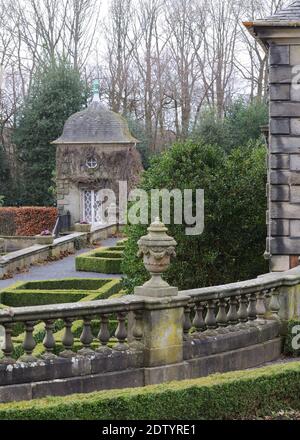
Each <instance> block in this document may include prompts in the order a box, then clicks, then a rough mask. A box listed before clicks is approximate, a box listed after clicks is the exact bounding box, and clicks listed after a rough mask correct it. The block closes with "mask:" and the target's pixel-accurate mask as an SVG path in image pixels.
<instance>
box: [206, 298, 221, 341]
mask: <svg viewBox="0 0 300 440" xmlns="http://www.w3.org/2000/svg"><path fill="white" fill-rule="evenodd" d="M205 324H206V327H207V330H205V332H204V334H205V336H216V335H217V334H218V333H217V332H216V330H215V329H216V328H217V320H216V305H215V301H213V300H212V299H210V300H209V301H207V312H206V317H205Z"/></svg>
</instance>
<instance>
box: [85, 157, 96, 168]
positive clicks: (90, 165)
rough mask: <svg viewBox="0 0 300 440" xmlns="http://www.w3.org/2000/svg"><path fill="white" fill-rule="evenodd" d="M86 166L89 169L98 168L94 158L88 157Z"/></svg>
mask: <svg viewBox="0 0 300 440" xmlns="http://www.w3.org/2000/svg"><path fill="white" fill-rule="evenodd" d="M86 166H87V167H88V168H90V169H94V168H97V166H98V162H97V159H96V158H95V157H89V158H88V159H87V161H86Z"/></svg>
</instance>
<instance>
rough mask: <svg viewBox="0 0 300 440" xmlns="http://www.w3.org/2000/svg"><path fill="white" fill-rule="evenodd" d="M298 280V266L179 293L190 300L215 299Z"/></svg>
mask: <svg viewBox="0 0 300 440" xmlns="http://www.w3.org/2000/svg"><path fill="white" fill-rule="evenodd" d="M299 282H300V266H298V267H296V268H294V269H291V270H288V271H286V272H283V273H282V272H281V273H267V274H265V275H261V276H259V277H258V278H254V279H252V280H246V281H240V282H236V283H230V284H224V285H219V286H210V287H203V288H199V289H190V290H181V291H180V292H179V294H180V295H184V296H190V297H191V299H192V300H195V299H198V300H201V301H209V300H217V299H221V298H228V297H233V296H240V295H243V294H244V295H246V294H251V293H257V292H261V291H263V290H271V289H276V288H280V287H284V286H289V287H290V286H294V285H297V284H299Z"/></svg>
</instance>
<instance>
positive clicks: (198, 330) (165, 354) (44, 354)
mask: <svg viewBox="0 0 300 440" xmlns="http://www.w3.org/2000/svg"><path fill="white" fill-rule="evenodd" d="M166 230H167V229H166V228H165V226H164V225H163V224H162V223H160V222H159V221H155V222H154V223H153V224H152V225H151V226H150V228H149V229H148V231H149V233H148V235H147V236H145V237H142V239H141V240H140V241H139V248H140V252H139V254H140V255H141V256H143V258H144V263H145V266H146V268H147V269H148V270H149V272H150V274H151V279H150V280H149V281H148V282H146V283H145V284H144V285H143V286H141V287H137V288H136V289H135V294H134V295H126V296H124V297H122V298H115V299H111V300H101V301H93V302H82V303H72V304H58V305H47V306H35V307H19V308H13V309H3V310H1V311H0V326H3V328H4V329H5V332H4V333H5V337H4V346H3V354H4V355H3V357H2V359H0V402H6V401H11V400H24V399H31V398H36V397H42V396H46V395H64V394H69V393H72V392H89V391H95V390H98V389H108V388H121V387H128V386H143V385H147V384H152V383H160V382H164V381H169V380H178V379H185V378H194V377H199V376H203V375H206V374H210V373H213V372H217V371H229V370H237V369H242V368H250V367H254V366H257V365H260V364H263V363H265V362H268V361H272V360H274V359H277V358H278V357H279V356H280V354H281V350H282V337H281V335H282V333H284V331H285V324H286V322H287V321H288V320H289V319H291V318H295V317H299V316H300V267H297V268H295V269H292V270H289V271H287V272H284V273H271V274H266V275H263V276H260V277H258V278H256V279H254V280H248V281H243V282H239V283H232V284H227V285H223V286H213V287H208V288H201V289H193V290H185V291H181V292H178V289H177V288H176V287H171V286H169V285H168V284H167V283H166V282H165V281H164V280H163V279H162V277H161V275H162V274H163V273H164V272H165V270H166V269H167V268H168V266H169V264H170V258H171V256H174V255H175V246H176V242H175V241H174V240H173V239H172V238H171V237H169V236H168V235H167V234H166ZM93 320H96V321H97V324H98V329H99V331H98V330H97V332H98V334H97V335H95V332H94V333H93V332H92V321H93ZM112 320H114V321H116V328H115V327H114V330H112V327H111V325H110V323H111V321H112ZM58 322H59V323H60V327H59V328H60V330H59V334H60V339H59V340H58V339H57V337H56V333H55V332H56V331H57V323H58ZM74 322H77V323H78V322H79V323H80V325H79V327H77V328H80V333H81V334H80V335H78V334H77V335H76V337H75V335H74V333H73V331H72V328H73V327H72V326H73V323H74ZM20 324H22V325H23V326H24V332H23V333H22V335H23V340H22V350H21V352H19V354H16V350H15V347H14V344H13V340H14V338H13V337H12V335H13V334H14V333H13V332H14V329H15V326H19V327H20ZM37 325H38V327H39V329H40V328H42V331H41V332H39V338H40V339H39V340H37V339H38V338H37V337H36V334H35V333H34V330H35V329H36V326H37ZM37 344H39V345H42V346H43V347H42V350H40V353H41V355H40V356H39V355H38V354H37V350H36V346H37Z"/></svg>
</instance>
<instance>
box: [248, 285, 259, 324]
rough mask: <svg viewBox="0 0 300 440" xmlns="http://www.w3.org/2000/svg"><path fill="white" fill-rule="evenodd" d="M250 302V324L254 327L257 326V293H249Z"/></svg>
mask: <svg viewBox="0 0 300 440" xmlns="http://www.w3.org/2000/svg"><path fill="white" fill-rule="evenodd" d="M248 298H249V304H248V309H247V312H248V325H249V326H250V327H254V326H255V320H256V316H257V313H256V293H251V294H250V295H249V297H248Z"/></svg>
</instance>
